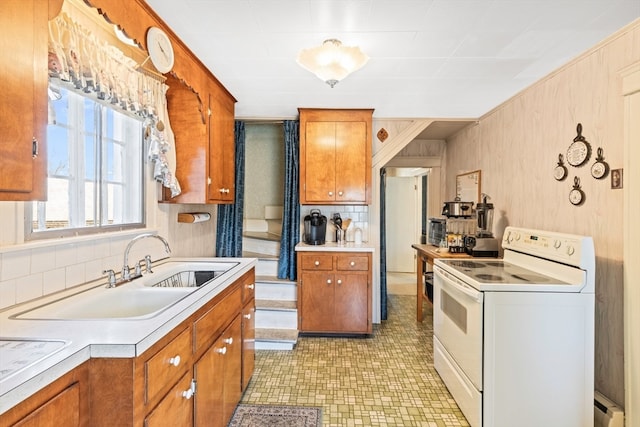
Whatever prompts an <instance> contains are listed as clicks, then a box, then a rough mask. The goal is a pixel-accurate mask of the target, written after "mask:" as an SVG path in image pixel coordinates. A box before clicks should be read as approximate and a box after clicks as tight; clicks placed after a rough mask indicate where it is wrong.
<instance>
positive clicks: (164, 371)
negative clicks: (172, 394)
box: [144, 328, 191, 403]
mask: <svg viewBox="0 0 640 427" xmlns="http://www.w3.org/2000/svg"><path fill="white" fill-rule="evenodd" d="M190 361H191V328H187V329H185V330H184V331H183V332H182V333H181V334H180V335H178V336H177V337H176V338H174V339H173V341H171V342H170V343H169V344H167V345H166V346H164V347H163V348H162V350H160V351H158V352H157V353H156V354H155V355H154V356H153V357H152V358H150V359H149V360H147V362H146V363H145V370H144V372H145V385H146V387H145V391H146V392H145V403H149V402H152V401H154V400H155V399H156V398H157V397H158V396H159V395H160V394H162V393H164V392H166V391H167V390H168V389H169V388H171V387H172V386H173V385H174V384H175V383H176V381H178V379H179V378H180V377H181V376H182V375H183V374H184V373H185V372H186V371H187V369H188V368H189V365H190Z"/></svg>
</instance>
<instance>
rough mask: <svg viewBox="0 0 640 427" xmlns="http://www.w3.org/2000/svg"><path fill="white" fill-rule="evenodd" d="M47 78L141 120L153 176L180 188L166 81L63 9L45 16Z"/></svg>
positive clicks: (173, 193)
mask: <svg viewBox="0 0 640 427" xmlns="http://www.w3.org/2000/svg"><path fill="white" fill-rule="evenodd" d="M48 69H49V78H50V79H56V80H58V81H59V82H61V83H62V84H64V85H65V86H66V87H68V88H69V89H71V90H74V91H76V92H81V93H82V94H84V95H85V96H90V97H95V98H96V99H97V100H100V101H101V102H105V103H110V104H111V105H112V106H114V107H115V108H120V109H121V110H123V111H125V112H127V113H128V114H133V115H137V116H139V117H141V118H143V119H144V120H145V141H146V143H147V147H148V158H149V159H151V160H153V161H154V162H155V167H154V174H153V175H154V178H155V179H156V180H157V181H160V182H162V184H163V186H165V187H167V188H169V189H170V190H171V197H175V196H177V195H178V194H180V191H181V190H180V185H179V183H178V181H177V179H176V178H175V154H174V153H175V141H174V136H173V132H172V131H171V126H170V123H169V115H168V111H167V98H166V91H167V89H168V86H167V85H165V84H164V82H163V81H162V80H161V77H156V76H152V75H151V74H149V73H148V72H146V71H145V70H143V69H142V68H141V67H139V65H138V64H137V63H136V61H134V60H133V59H131V58H129V57H127V56H126V55H125V54H124V53H123V52H122V51H121V50H120V49H118V48H117V47H116V46H113V45H110V44H109V43H107V42H106V41H104V40H100V39H99V38H98V37H96V36H95V35H94V34H93V33H92V32H91V31H90V30H88V29H86V28H84V27H82V26H81V25H80V24H78V23H77V22H74V21H73V20H72V19H71V18H70V17H69V16H68V15H67V14H66V13H61V14H59V15H58V16H57V17H56V18H54V19H52V20H51V21H49V64H48Z"/></svg>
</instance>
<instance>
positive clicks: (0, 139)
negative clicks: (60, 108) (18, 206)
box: [0, 0, 49, 200]
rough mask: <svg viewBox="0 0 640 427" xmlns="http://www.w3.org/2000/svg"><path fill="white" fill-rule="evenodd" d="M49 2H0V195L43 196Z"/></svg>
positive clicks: (16, 197) (17, 197)
mask: <svg viewBox="0 0 640 427" xmlns="http://www.w3.org/2000/svg"><path fill="white" fill-rule="evenodd" d="M48 7H49V5H48V1H47V0H3V1H2V2H0V93H2V96H0V117H1V118H2V119H1V120H0V200H46V197H47V169H46V168H47V145H46V126H47V84H48V79H47V45H48V42H47V37H48V29H47V22H48Z"/></svg>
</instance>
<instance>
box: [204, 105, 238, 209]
mask: <svg viewBox="0 0 640 427" xmlns="http://www.w3.org/2000/svg"><path fill="white" fill-rule="evenodd" d="M209 106H210V109H211V114H210V117H209V179H210V182H209V183H208V197H209V202H217V203H233V201H234V192H235V135H234V131H235V127H234V104H233V102H232V101H231V100H229V99H226V98H223V97H221V96H220V95H210V96H209Z"/></svg>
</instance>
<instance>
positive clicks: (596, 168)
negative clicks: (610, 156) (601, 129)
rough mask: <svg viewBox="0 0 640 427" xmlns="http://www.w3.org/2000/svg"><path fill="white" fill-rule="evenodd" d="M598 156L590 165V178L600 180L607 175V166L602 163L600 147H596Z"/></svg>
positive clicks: (602, 157)
mask: <svg viewBox="0 0 640 427" xmlns="http://www.w3.org/2000/svg"><path fill="white" fill-rule="evenodd" d="M597 152H598V155H597V156H596V162H595V163H594V164H593V165H591V176H593V177H594V178H595V179H602V178H604V177H605V176H607V174H608V173H609V165H608V164H607V162H605V161H604V156H603V155H602V147H598V151H597Z"/></svg>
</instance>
